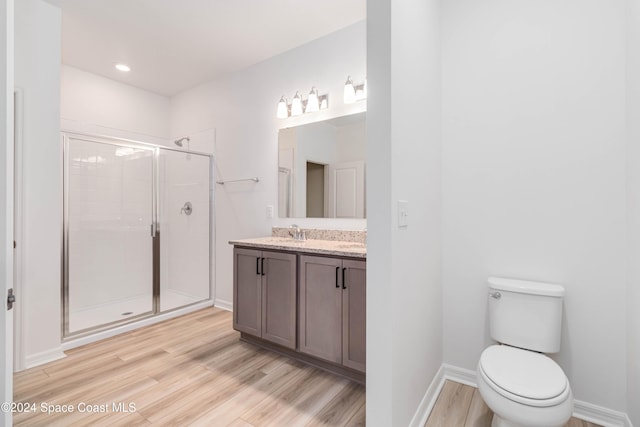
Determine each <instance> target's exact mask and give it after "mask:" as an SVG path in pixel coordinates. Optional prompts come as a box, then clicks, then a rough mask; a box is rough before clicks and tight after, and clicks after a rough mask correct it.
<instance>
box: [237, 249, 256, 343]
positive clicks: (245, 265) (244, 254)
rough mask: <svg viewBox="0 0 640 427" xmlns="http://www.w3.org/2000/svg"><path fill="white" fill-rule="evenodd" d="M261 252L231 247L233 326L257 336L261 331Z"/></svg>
mask: <svg viewBox="0 0 640 427" xmlns="http://www.w3.org/2000/svg"><path fill="white" fill-rule="evenodd" d="M261 257H262V252H261V251H256V250H251V249H241V248H234V249H233V328H234V329H235V330H237V331H240V332H245V333H247V334H251V335H255V336H257V337H259V336H260V335H261V331H262V305H261V303H260V295H261V292H262V290H261V276H260V267H261V266H260V263H261Z"/></svg>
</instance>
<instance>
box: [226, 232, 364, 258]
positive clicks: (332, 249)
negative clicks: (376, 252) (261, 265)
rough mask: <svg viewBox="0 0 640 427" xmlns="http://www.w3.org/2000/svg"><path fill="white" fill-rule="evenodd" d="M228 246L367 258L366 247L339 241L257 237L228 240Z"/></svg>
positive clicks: (356, 243)
mask: <svg viewBox="0 0 640 427" xmlns="http://www.w3.org/2000/svg"><path fill="white" fill-rule="evenodd" d="M229 244H232V245H236V246H244V247H251V248H264V249H278V250H283V251H291V252H301V253H308V254H320V255H337V256H346V257H352V258H367V245H365V244H364V243H358V242H345V241H341V240H319V239H307V240H304V241H298V240H293V239H292V238H289V237H273V236H269V237H258V238H255V239H241V240H230V241H229Z"/></svg>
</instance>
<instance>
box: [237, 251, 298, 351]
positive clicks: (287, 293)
mask: <svg viewBox="0 0 640 427" xmlns="http://www.w3.org/2000/svg"><path fill="white" fill-rule="evenodd" d="M233 257H234V267H233V328H234V329H236V330H237V331H240V332H244V333H246V334H249V335H253V336H255V337H259V338H262V339H264V340H267V341H270V342H273V343H276V344H279V345H281V346H284V347H287V348H291V349H295V348H296V294H297V293H296V255H295V254H289V253H282V252H272V251H260V250H253V249H244V248H234V250H233Z"/></svg>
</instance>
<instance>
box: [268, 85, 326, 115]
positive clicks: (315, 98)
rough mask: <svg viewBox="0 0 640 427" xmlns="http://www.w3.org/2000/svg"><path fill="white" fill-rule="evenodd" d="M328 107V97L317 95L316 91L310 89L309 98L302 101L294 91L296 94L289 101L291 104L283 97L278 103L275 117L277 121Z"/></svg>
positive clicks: (313, 88) (298, 93)
mask: <svg viewBox="0 0 640 427" xmlns="http://www.w3.org/2000/svg"><path fill="white" fill-rule="evenodd" d="M328 107H329V95H327V94H324V95H319V94H318V89H316V88H315V86H314V87H312V88H311V92H309V98H307V99H303V98H302V96H301V95H300V92H298V91H296V94H295V95H294V96H293V99H292V100H291V104H288V103H287V98H285V97H284V95H283V96H282V97H281V98H280V101H278V110H277V112H276V117H278V118H279V119H286V118H287V117H289V116H291V117H295V116H300V115H302V114H305V113H313V112H316V111H320V110H325V109H327V108H328Z"/></svg>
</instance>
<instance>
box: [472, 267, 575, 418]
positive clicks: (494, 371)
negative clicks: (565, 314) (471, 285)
mask: <svg viewBox="0 0 640 427" xmlns="http://www.w3.org/2000/svg"><path fill="white" fill-rule="evenodd" d="M488 283H489V293H488V296H489V331H490V335H491V338H493V339H494V340H495V341H496V342H498V343H499V344H494V345H491V346H489V347H487V348H486V349H485V350H484V351H483V352H482V355H481V356H480V360H479V361H478V369H477V372H476V379H477V381H478V390H479V391H480V395H481V396H482V398H483V399H484V401H485V402H486V404H487V406H489V408H491V410H492V411H493V413H494V416H493V421H492V424H491V425H492V427H561V426H563V425H564V424H565V423H566V422H567V421H568V420H569V418H571V413H572V412H573V394H572V393H571V387H570V385H569V380H568V379H567V376H566V375H565V373H564V372H563V371H562V368H561V367H560V366H559V365H558V364H557V363H556V362H554V361H553V360H552V359H551V358H550V357H548V356H547V355H546V354H545V353H557V352H558V351H560V343H561V329H562V328H561V326H562V305H563V299H564V288H563V287H562V286H560V285H555V284H550V283H539V282H530V281H525V280H516V279H505V278H499V277H490V278H489V280H488Z"/></svg>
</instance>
